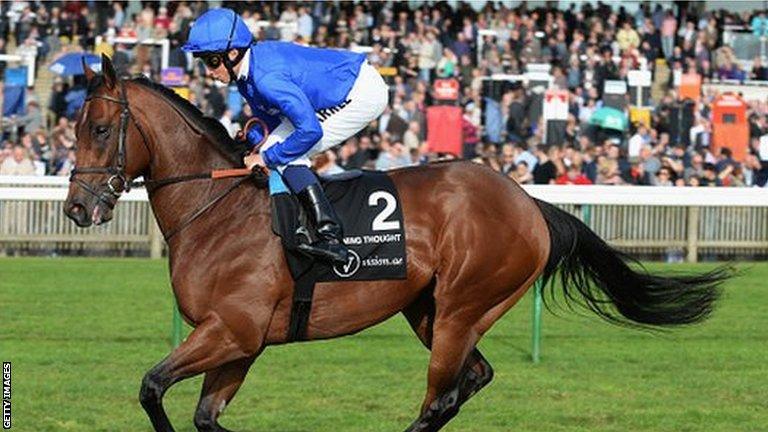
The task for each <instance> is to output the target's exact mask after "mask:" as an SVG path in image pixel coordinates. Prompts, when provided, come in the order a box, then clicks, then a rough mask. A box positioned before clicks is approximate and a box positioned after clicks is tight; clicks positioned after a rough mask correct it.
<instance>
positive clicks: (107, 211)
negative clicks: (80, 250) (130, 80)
mask: <svg viewBox="0 0 768 432" xmlns="http://www.w3.org/2000/svg"><path fill="white" fill-rule="evenodd" d="M83 68H84V69H85V76H86V78H87V80H88V96H87V97H86V100H85V104H84V105H83V107H82V109H81V112H80V115H79V118H78V120H77V124H76V125H75V133H76V136H77V151H76V158H77V167H76V168H75V169H74V170H72V175H71V177H70V184H69V195H68V196H67V200H66V202H65V204H64V213H65V214H66V215H67V216H68V217H69V218H70V219H72V220H73V221H74V222H75V223H76V224H77V225H78V226H80V227H87V226H90V225H91V224H95V225H99V224H102V223H105V222H108V221H109V220H111V219H112V212H113V210H114V207H115V204H116V203H117V200H118V198H119V197H120V195H121V194H122V193H123V192H125V191H126V190H127V189H128V188H129V186H130V182H131V179H132V178H134V177H135V176H137V175H140V174H141V173H142V172H143V171H144V170H145V169H146V167H147V166H148V163H149V148H148V143H147V140H146V136H145V135H144V132H143V131H142V130H141V127H140V126H139V124H138V123H137V119H136V118H135V116H134V113H133V112H132V111H131V109H130V106H129V103H128V97H127V94H126V83H125V82H124V81H121V80H118V79H117V74H116V73H115V69H114V67H113V66H112V62H111V61H110V60H109V58H108V57H106V56H104V55H102V65H101V70H102V74H101V75H96V74H95V73H94V72H93V71H92V70H91V69H90V68H89V67H88V66H87V65H86V64H85V62H84V63H83Z"/></svg>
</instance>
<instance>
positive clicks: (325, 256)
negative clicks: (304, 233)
mask: <svg viewBox="0 0 768 432" xmlns="http://www.w3.org/2000/svg"><path fill="white" fill-rule="evenodd" d="M298 249H299V250H300V251H302V252H304V253H307V254H309V255H313V256H316V257H318V258H320V259H322V260H323V261H330V262H332V263H334V264H346V263H347V257H348V256H349V250H348V249H347V247H346V246H344V245H342V244H333V243H328V242H316V243H314V244H309V243H299V245H298Z"/></svg>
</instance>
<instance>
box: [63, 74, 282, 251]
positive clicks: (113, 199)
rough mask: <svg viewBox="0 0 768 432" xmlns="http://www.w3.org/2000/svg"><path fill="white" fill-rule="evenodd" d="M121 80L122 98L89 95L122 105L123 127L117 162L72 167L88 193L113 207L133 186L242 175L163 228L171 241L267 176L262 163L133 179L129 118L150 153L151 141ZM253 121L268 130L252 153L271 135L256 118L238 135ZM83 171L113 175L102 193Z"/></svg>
mask: <svg viewBox="0 0 768 432" xmlns="http://www.w3.org/2000/svg"><path fill="white" fill-rule="evenodd" d="M119 82H120V99H116V98H113V97H111V96H106V95H90V96H88V97H86V98H85V102H88V101H90V100H92V99H102V100H105V101H108V102H112V103H116V104H118V105H120V106H121V107H122V111H121V112H120V130H119V131H118V138H117V157H116V158H115V161H114V164H113V165H112V166H108V167H101V166H85V167H76V168H74V169H72V172H71V174H70V177H69V180H70V181H71V182H75V183H77V184H78V185H80V186H81V187H82V188H83V189H85V190H86V191H87V192H88V193H90V194H91V195H94V196H95V197H96V198H97V199H98V200H99V201H100V202H102V203H104V204H106V205H107V206H109V207H110V208H114V206H115V204H116V203H117V200H118V199H119V198H120V196H122V194H123V193H124V192H129V191H130V190H131V188H134V187H141V186H144V187H146V188H147V192H149V193H151V192H154V191H156V190H157V189H160V188H161V187H163V186H167V185H170V184H174V183H181V182H185V181H190V180H201V179H209V180H218V179H223V178H231V177H240V178H239V179H238V180H237V181H236V182H234V183H233V184H232V185H230V187H228V188H227V189H225V190H224V191H223V192H222V193H220V194H218V195H217V196H215V197H214V198H213V199H212V200H210V201H209V202H208V203H207V204H205V205H204V206H202V207H201V208H200V209H198V210H196V211H195V212H193V213H192V214H191V215H189V216H187V217H186V218H185V219H183V220H182V222H181V223H180V224H179V226H177V227H176V228H174V229H171V230H169V231H166V230H162V229H161V231H162V232H163V234H164V237H165V240H166V242H167V241H169V240H170V239H171V237H173V236H174V235H176V234H177V233H178V232H179V231H181V230H182V229H184V228H185V227H186V226H188V225H189V224H190V223H192V222H193V221H194V220H195V219H197V218H198V217H199V216H201V215H202V214H203V213H205V212H206V211H207V210H208V209H210V208H211V207H213V206H214V205H215V204H216V203H218V202H219V201H221V200H222V199H223V198H224V197H226V196H227V195H229V193H230V192H232V191H233V190H235V189H236V188H237V187H238V186H240V185H241V184H243V183H244V182H245V181H247V180H249V179H253V178H256V177H259V176H264V175H265V174H266V173H265V170H266V168H264V167H260V166H254V168H253V169H248V168H236V169H220V170H213V171H209V172H205V173H198V174H187V175H182V176H176V177H168V178H165V179H158V180H144V181H135V180H129V179H128V175H127V174H126V172H125V167H126V146H125V139H126V136H127V134H128V122H129V121H131V120H132V121H133V124H134V125H135V126H136V129H137V130H138V131H139V134H141V138H142V142H143V144H144V147H145V148H146V149H147V151H148V152H149V144H148V141H147V136H146V134H145V133H144V130H142V128H141V126H140V125H139V122H137V121H136V119H135V118H134V116H133V113H132V112H131V107H130V106H129V105H128V98H127V97H126V93H125V81H124V80H122V79H121V80H120V81H119ZM253 123H259V124H260V125H261V127H262V130H263V132H264V134H263V135H264V138H263V139H262V141H261V142H260V143H259V144H257V145H256V146H255V147H254V148H253V150H252V151H251V153H257V152H258V151H259V149H260V148H261V146H262V145H264V143H265V142H266V138H267V136H268V135H269V130H268V129H267V125H266V123H264V121H262V120H261V119H258V118H256V117H254V118H251V119H250V120H249V121H248V122H247V123H246V126H245V127H244V128H243V130H242V131H241V132H243V133H242V134H238V136H240V137H244V136H247V131H248V128H250V127H251V126H252V125H253ZM82 174H110V177H109V178H108V179H107V181H106V182H105V183H104V184H103V186H104V187H103V190H102V191H101V192H99V191H98V190H96V189H94V188H93V186H91V185H89V184H88V183H86V182H85V181H83V180H81V179H79V178H78V177H77V176H78V175H82Z"/></svg>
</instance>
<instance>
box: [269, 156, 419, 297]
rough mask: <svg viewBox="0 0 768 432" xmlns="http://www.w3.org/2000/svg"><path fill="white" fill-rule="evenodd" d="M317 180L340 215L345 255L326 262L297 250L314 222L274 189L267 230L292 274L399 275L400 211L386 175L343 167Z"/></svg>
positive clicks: (324, 277) (323, 277)
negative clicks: (338, 261)
mask: <svg viewBox="0 0 768 432" xmlns="http://www.w3.org/2000/svg"><path fill="white" fill-rule="evenodd" d="M321 183H322V185H323V189H325V193H326V196H327V197H328V200H329V201H330V202H331V204H332V205H333V207H334V208H335V209H336V213H337V214H338V216H339V219H340V220H341V223H342V226H343V229H344V243H345V244H346V245H347V247H348V248H349V251H350V255H349V259H348V261H347V263H346V264H344V265H339V264H337V265H333V266H331V265H330V264H329V263H325V262H321V261H315V260H313V259H312V258H311V257H308V256H307V255H305V254H303V253H301V252H299V251H298V250H297V249H296V246H297V245H298V244H299V242H302V241H313V240H314V239H313V238H312V233H313V232H314V227H309V226H308V225H307V218H306V215H305V214H304V211H303V210H302V209H301V207H300V205H299V203H298V200H297V199H296V197H294V196H293V195H291V194H289V193H278V194H274V195H272V224H273V230H274V232H275V234H277V235H278V236H280V238H281V239H282V242H283V246H284V247H285V251H286V258H287V260H288V266H289V267H290V270H291V275H292V276H293V278H294V280H298V279H299V278H301V277H303V276H306V275H307V273H308V272H311V273H313V274H312V279H314V280H315V281H316V282H329V281H345V280H380V279H405V277H406V254H405V229H404V226H403V212H402V208H401V206H400V200H399V197H398V194H397V189H396V188H395V185H394V183H393V182H392V179H390V178H389V176H388V175H387V174H386V173H383V172H378V171H349V172H346V173H343V174H340V175H337V176H332V177H329V178H321Z"/></svg>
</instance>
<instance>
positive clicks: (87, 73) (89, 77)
mask: <svg viewBox="0 0 768 432" xmlns="http://www.w3.org/2000/svg"><path fill="white" fill-rule="evenodd" d="M81 60H82V62H83V72H85V79H86V80H87V81H88V82H91V80H92V79H93V77H95V76H96V73H95V72H94V71H93V69H91V67H90V66H88V62H86V61H85V56H83V57H82V58H81Z"/></svg>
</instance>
